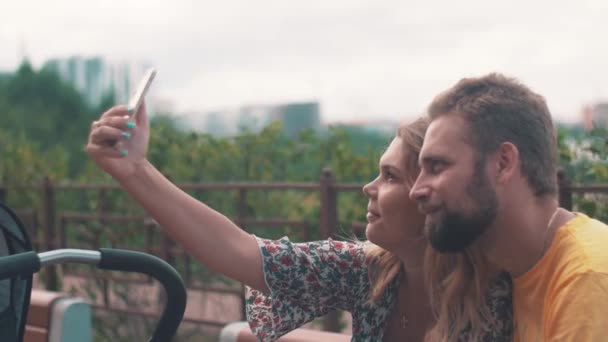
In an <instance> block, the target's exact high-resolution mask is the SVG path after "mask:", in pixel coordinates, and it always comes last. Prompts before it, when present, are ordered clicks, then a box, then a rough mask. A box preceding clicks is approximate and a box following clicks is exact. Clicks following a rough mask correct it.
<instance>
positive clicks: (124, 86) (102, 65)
mask: <svg viewBox="0 0 608 342" xmlns="http://www.w3.org/2000/svg"><path fill="white" fill-rule="evenodd" d="M148 67H150V66H149V65H147V64H144V63H135V62H121V63H115V62H109V61H106V60H104V59H103V58H101V57H80V56H73V57H69V58H60V59H51V60H49V61H47V62H46V63H45V64H44V66H43V68H48V69H51V70H55V71H56V72H57V73H58V74H59V76H60V77H61V78H62V79H63V80H64V81H66V82H68V83H70V84H72V86H74V88H76V90H78V91H79V92H80V93H81V94H82V95H83V96H84V97H85V99H86V101H87V102H88V104H89V105H91V106H93V107H97V106H99V105H100V104H101V103H102V101H103V99H104V98H107V97H108V96H112V97H113V98H114V103H126V102H127V101H128V98H129V95H130V94H131V92H132V91H133V89H134V88H135V87H136V86H137V83H138V82H139V78H140V77H141V76H143V74H144V72H145V70H146V69H147V68H148ZM154 88H155V87H154V86H152V87H151V88H150V91H149V92H148V95H147V97H146V100H147V101H146V104H147V105H148V111H149V112H154V101H153V100H152V101H150V99H154V97H155V95H154V93H155V92H154Z"/></svg>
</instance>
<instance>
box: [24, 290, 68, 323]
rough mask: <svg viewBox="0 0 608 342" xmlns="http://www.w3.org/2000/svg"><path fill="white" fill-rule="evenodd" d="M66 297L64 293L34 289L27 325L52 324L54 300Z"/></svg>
mask: <svg viewBox="0 0 608 342" xmlns="http://www.w3.org/2000/svg"><path fill="white" fill-rule="evenodd" d="M66 297H67V296H66V295H65V294H63V293H57V292H50V291H44V290H32V296H31V299H30V307H29V311H28V314H27V325H29V326H35V327H42V328H48V327H49V325H50V324H51V308H52V307H53V302H55V301H56V300H58V299H61V298H66Z"/></svg>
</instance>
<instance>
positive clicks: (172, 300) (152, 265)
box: [0, 248, 186, 342]
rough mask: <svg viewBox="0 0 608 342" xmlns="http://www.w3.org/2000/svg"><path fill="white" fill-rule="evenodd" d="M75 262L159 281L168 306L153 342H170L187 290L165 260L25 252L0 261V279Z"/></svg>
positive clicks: (112, 253) (106, 252) (112, 252)
mask: <svg viewBox="0 0 608 342" xmlns="http://www.w3.org/2000/svg"><path fill="white" fill-rule="evenodd" d="M67 262H75V263H81V264H92V265H97V267H98V268H100V269H103V270H109V271H126V272H137V273H143V274H146V275H149V276H151V277H153V278H155V279H156V280H158V281H159V282H160V283H161V284H162V285H163V287H164V288H165V291H166V294H167V303H166V305H165V308H164V310H163V313H162V315H161V317H160V320H159V322H158V324H157V326H156V329H155V330H154V333H153V335H152V337H151V338H150V340H149V341H150V342H160V341H163V342H165V341H170V340H171V338H172V337H173V336H174V335H175V333H176V331H177V328H178V326H179V324H180V322H181V321H182V318H183V317H184V311H185V310H186V288H185V286H184V282H183V281H182V278H181V276H180V275H179V273H177V271H176V270H175V269H174V268H173V267H171V265H169V264H168V263H167V262H165V261H164V260H162V259H160V258H158V257H156V256H153V255H150V254H146V253H141V252H134V251H127V250H121V249H111V248H101V249H100V250H99V251H89V250H80V249H59V250H54V251H48V252H43V253H40V254H37V253H36V252H25V253H19V254H14V255H9V256H6V257H2V258H0V280H2V279H6V278H12V277H15V276H30V275H31V274H34V273H36V272H38V271H39V270H40V268H41V266H47V265H54V264H60V263H67Z"/></svg>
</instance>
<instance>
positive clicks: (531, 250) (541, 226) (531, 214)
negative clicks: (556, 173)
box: [479, 197, 561, 277]
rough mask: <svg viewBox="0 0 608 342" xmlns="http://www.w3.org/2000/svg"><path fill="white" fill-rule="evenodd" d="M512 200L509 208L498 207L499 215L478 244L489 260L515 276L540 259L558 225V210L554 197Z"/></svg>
mask: <svg viewBox="0 0 608 342" xmlns="http://www.w3.org/2000/svg"><path fill="white" fill-rule="evenodd" d="M514 202H517V203H514V204H513V205H512V207H503V208H501V210H500V212H501V213H502V214H501V215H499V216H498V217H497V219H496V222H494V224H493V225H492V226H491V227H489V229H488V231H487V232H486V234H484V236H482V238H481V239H480V240H479V243H481V245H482V250H483V251H484V253H485V254H486V255H487V257H488V259H489V260H490V262H492V263H493V264H495V265H497V266H498V267H500V268H502V269H504V270H505V271H507V272H509V273H510V274H511V276H512V277H518V276H520V275H522V274H524V273H526V272H528V271H529V270H530V269H532V268H533V267H534V265H536V263H537V262H538V261H539V260H540V259H541V258H542V256H543V255H544V253H545V252H546V250H547V249H548V248H549V246H550V242H551V241H553V236H554V234H555V231H556V227H559V225H561V224H559V222H558V220H556V219H555V218H558V216H559V215H558V214H559V212H557V213H556V210H557V208H558V206H557V201H556V200H555V199H554V198H543V199H539V198H535V197H533V198H530V199H529V200H528V201H525V200H524V201H523V202H522V201H521V199H520V200H518V201H514ZM554 214H555V215H554ZM552 217H553V220H552V221H553V222H549V221H550V220H551V218H552ZM549 223H551V224H550V225H549Z"/></svg>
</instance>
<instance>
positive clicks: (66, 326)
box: [24, 289, 92, 342]
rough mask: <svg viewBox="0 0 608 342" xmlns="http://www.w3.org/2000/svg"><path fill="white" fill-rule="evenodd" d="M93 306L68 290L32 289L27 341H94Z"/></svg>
mask: <svg viewBox="0 0 608 342" xmlns="http://www.w3.org/2000/svg"><path fill="white" fill-rule="evenodd" d="M91 339H92V338H91V306H90V305H89V304H88V303H86V302H85V301H84V300H82V299H79V298H73V297H69V296H68V295H66V294H63V293H58V292H50V291H44V290H38V289H35V290H32V295H31V299H30V306H29V311H28V315H27V322H26V325H25V336H24V341H25V342H87V341H91Z"/></svg>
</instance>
